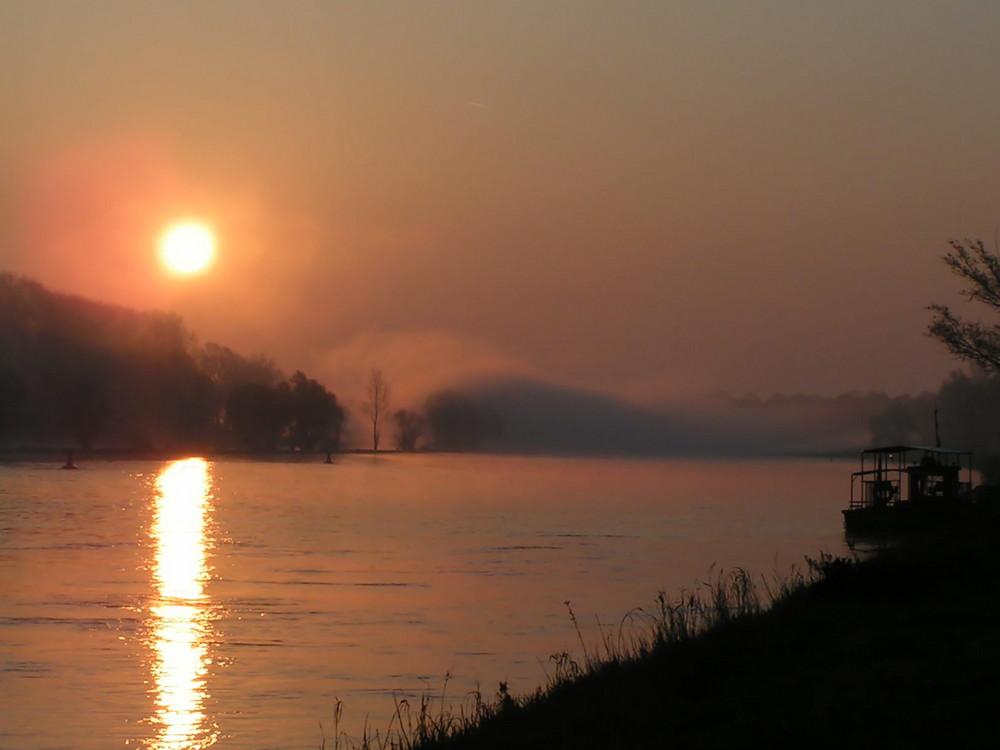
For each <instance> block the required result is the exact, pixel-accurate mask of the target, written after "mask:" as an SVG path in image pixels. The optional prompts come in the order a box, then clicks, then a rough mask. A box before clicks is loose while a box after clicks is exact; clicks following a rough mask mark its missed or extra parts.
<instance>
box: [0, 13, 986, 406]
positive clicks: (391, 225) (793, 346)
mask: <svg viewBox="0 0 1000 750" xmlns="http://www.w3.org/2000/svg"><path fill="white" fill-rule="evenodd" d="M998 40H1000V3H996V2H995V1H994V0H981V1H974V0H947V1H943V0H942V1H940V2H937V1H926V2H918V1H916V0H881V1H880V0H859V1H857V2H854V1H851V0H838V1H837V2H833V0H826V1H823V2H820V1H819V0H788V1H786V2H777V1H765V0H732V1H731V2H712V1H711V0H698V1H697V2H695V1H694V0H685V1H684V2H681V1H680V0H659V1H658V2H639V1H636V2H588V1H587V0H573V1H572V2H568V1H567V2H543V1H540V0H533V1H532V2H522V1H520V0H504V1H503V2H471V1H469V2H459V1H458V0H454V1H452V2H420V1H419V0H407V1H405V2H373V1H371V0H365V1H363V2H337V1H335V0H327V1H324V2H320V1H318V0H317V1H315V2H306V1H304V0H284V1H282V2H277V1H275V0H209V1H207V2H204V1H200V0H199V1H198V2H179V1H178V0H170V1H169V2H166V1H165V2H148V1H142V2H134V1H128V2H126V1H125V0H121V1H118V2H98V1H96V0H89V1H86V0H78V1H76V2H70V1H69V0H64V1H61V2H56V1H54V0H32V1H31V2H28V1H27V0H24V1H18V0H0V70H2V71H3V73H2V75H0V101H2V102H3V105H2V110H0V118H2V120H0V122H2V128H3V130H2V132H3V138H2V139H0V268H6V269H8V270H13V271H15V272H19V273H24V274H28V275H31V276H34V277H36V278H38V279H39V280H40V281H42V282H43V283H45V284H47V285H48V286H50V287H52V288H54V289H58V290H60V291H70V292H74V293H79V294H83V295H86V296H92V297H96V298H99V299H103V300H106V301H111V302H118V303H123V304H128V305H131V306H138V307H156V308H162V309H172V310H176V311H177V312H179V313H180V314H181V315H182V316H183V317H184V318H185V320H186V321H187V323H188V324H189V326H190V327H192V328H193V329H194V330H195V331H196V332H197V333H198V335H199V337H200V338H201V339H202V340H204V341H210V340H216V341H220V342H222V343H226V344H229V345H231V346H233V347H234V348H236V349H238V350H241V351H243V352H245V353H250V352H256V351H264V352H267V353H269V354H271V355H272V356H274V357H276V358H277V359H278V360H279V363H280V364H281V365H282V366H283V367H284V368H286V369H287V370H293V369H296V368H302V369H305V370H306V371H307V372H308V373H309V374H310V375H312V376H314V377H318V378H320V379H321V380H324V381H325V382H327V383H328V384H331V385H332V386H333V387H334V388H335V389H340V390H343V389H350V388H355V387H356V388H358V389H360V388H361V386H360V383H361V379H362V377H363V373H364V372H366V371H367V369H368V368H369V367H371V366H380V367H382V368H383V369H384V370H385V372H386V375H387V377H388V378H389V379H390V381H391V382H393V383H394V384H395V385H396V387H397V392H398V393H401V394H412V395H416V394H417V393H418V392H419V391H421V390H425V389H427V388H431V387H435V386H438V385H441V384H443V383H445V382H447V381H448V380H450V379H453V378H459V377H464V376H468V375H480V374H486V373H491V372H516V373H519V374H528V375H532V376H537V377H541V378H545V379H548V380H551V381H554V382H557V383H564V384H572V385H576V386H584V387H589V388H594V389H604V390H609V391H613V392H615V393H618V394H625V395H629V396H632V397H636V398H642V399H652V400H658V399H673V398H678V397H683V396H686V395H688V394H692V393H699V392H704V391H711V390H714V389H720V390H725V391H728V392H731V393H736V394H739V393H743V392H746V391H756V392H758V393H760V394H762V395H766V394H770V393H772V392H809V393H820V394H835V393H838V392H841V391H847V390H869V389H880V390H887V391H889V392H891V393H901V392H907V391H908V392H916V391H919V390H922V389H927V388H932V387H934V386H936V385H937V383H938V382H940V380H941V379H942V378H943V377H944V376H945V375H946V374H947V372H948V370H949V369H950V368H951V367H952V366H953V363H952V361H951V360H950V359H949V358H948V356H947V355H946V354H945V353H944V352H943V350H942V348H941V347H940V346H939V345H937V344H936V343H935V342H933V341H932V340H930V339H928V338H927V337H926V336H925V335H924V330H925V328H926V324H927V321H928V314H927V312H926V311H925V310H924V307H925V306H926V305H927V304H928V303H930V302H935V301H936V302H946V303H951V302H953V301H956V300H957V297H956V296H955V292H956V290H957V288H958V286H957V282H956V281H955V280H954V279H953V278H952V277H951V276H950V275H949V273H948V271H947V269H946V268H945V267H944V265H943V264H942V263H941V262H940V256H941V255H942V254H943V253H944V252H945V251H946V250H947V245H946V241H947V240H948V239H950V238H963V237H982V238H983V239H985V240H987V241H988V242H990V243H991V244H992V242H993V238H994V236H995V235H996V234H997V231H998V227H1000V44H998ZM188 215H193V216H200V217H202V218H204V219H206V220H208V221H211V222H212V223H213V224H214V226H215V228H216V231H217V232H218V235H219V243H220V246H219V256H218V259H217V262H216V265H215V267H214V269H213V270H212V271H211V273H209V274H207V275H205V276H203V277H200V278H197V279H192V280H178V279H174V278H170V277H168V276H166V275H165V274H164V273H163V272H162V270H160V268H159V267H158V265H157V262H156V258H155V247H154V245H155V238H156V235H157V233H158V232H159V231H160V229H161V228H162V227H163V226H164V225H165V224H167V223H168V222H170V221H171V220H173V219H175V218H178V217H182V216H188ZM958 307H959V309H960V310H969V311H971V310H973V309H974V308H972V309H970V308H966V307H965V306H964V303H959V304H958Z"/></svg>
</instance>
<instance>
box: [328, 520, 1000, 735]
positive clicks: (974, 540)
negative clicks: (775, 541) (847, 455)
mask: <svg viewBox="0 0 1000 750" xmlns="http://www.w3.org/2000/svg"><path fill="white" fill-rule="evenodd" d="M997 532H998V526H997V524H995V523H990V524H987V525H983V524H980V525H978V526H976V527H973V528H962V529H960V530H959V529H956V530H952V531H951V532H949V533H946V534H936V535H934V536H933V537H929V538H920V539H911V540H908V541H907V542H906V543H904V544H900V545H898V546H892V547H886V548H883V549H880V550H878V551H877V552H876V553H875V554H873V555H870V556H868V557H866V558H864V559H860V558H830V557H821V558H820V559H818V560H815V561H812V562H811V563H810V566H809V569H808V570H806V571H805V572H804V573H803V574H794V575H792V576H790V577H789V578H787V579H785V580H783V581H781V582H780V583H776V582H773V581H772V582H766V581H763V580H761V579H757V580H754V579H753V578H752V577H751V576H750V575H749V574H748V573H746V572H745V571H734V572H731V573H728V574H719V575H716V576H714V577H713V578H712V579H711V580H710V581H709V582H708V583H706V584H704V585H701V586H699V587H697V588H696V589H695V590H692V591H685V592H681V593H680V594H679V595H677V596H676V597H673V598H670V597H666V596H662V595H661V596H660V597H659V598H658V599H657V600H656V602H655V604H654V605H653V606H651V607H649V608H644V609H639V610H636V611H634V612H632V613H630V614H629V615H627V616H626V617H625V618H624V619H623V620H622V623H621V626H620V627H616V628H615V629H613V630H601V631H600V632H599V633H597V634H596V637H595V635H594V634H591V637H589V638H588V636H587V634H586V632H584V631H585V629H584V628H582V627H579V622H578V621H577V619H576V616H575V614H574V613H573V612H572V611H570V613H569V616H570V618H571V620H570V625H571V626H572V627H578V631H577V632H578V633H579V634H580V641H579V643H580V650H579V653H578V654H573V655H570V654H558V655H555V656H554V657H552V660H551V664H552V669H553V671H552V674H551V679H550V682H549V684H548V685H547V686H546V687H544V688H543V689H540V690H539V691H537V692H535V693H533V694H530V695H526V696H512V695H511V694H510V693H509V692H508V690H507V687H506V685H505V684H504V683H500V684H499V686H498V689H497V691H496V692H495V695H494V696H493V697H491V698H489V699H487V698H485V697H484V696H483V695H481V694H478V693H477V694H474V695H471V696H467V697H466V699H465V700H463V701H460V702H459V703H458V704H457V705H454V704H449V702H448V700H447V697H446V696H445V695H444V693H445V690H442V694H441V695H438V696H431V695H428V696H426V697H425V698H424V700H423V701H421V703H420V705H416V706H413V705H410V704H409V703H408V702H406V701H399V703H398V704H397V710H396V715H395V716H394V717H393V720H392V722H391V723H390V724H389V726H388V727H387V729H385V730H382V731H380V732H376V731H368V732H367V733H366V736H365V737H363V738H361V739H360V740H358V741H357V742H358V744H354V743H353V742H350V741H348V739H347V738H346V737H345V736H343V735H342V734H340V733H339V731H338V730H337V728H336V726H335V727H334V731H332V732H331V733H330V735H329V736H328V737H326V738H325V739H324V741H323V744H324V747H326V748H330V747H336V748H338V750H339V748H350V747H357V748H364V749H370V748H380V749H386V748H407V749H412V750H431V749H437V748H442V749H443V748H449V749H452V750H464V749H466V748H469V749H473V748H475V749H483V748H512V747H517V748H540V749H541V748H544V749H545V750H554V749H555V748H574V749H577V748H602V750H605V749H607V748H644V747H698V748H733V747H769V746H770V747H819V748H827V747H829V748H833V747H837V748H842V747H845V746H861V747H888V748H893V747H907V746H909V747H913V746H931V745H940V746H947V747H986V746H989V745H991V744H992V743H993V742H995V739H996V737H997V733H998V731H1000V718H998V717H997V714H996V710H995V707H996V705H997V701H998V699H1000V636H998V633H1000V553H998V552H997V550H996V540H997ZM338 710H340V709H339V708H338Z"/></svg>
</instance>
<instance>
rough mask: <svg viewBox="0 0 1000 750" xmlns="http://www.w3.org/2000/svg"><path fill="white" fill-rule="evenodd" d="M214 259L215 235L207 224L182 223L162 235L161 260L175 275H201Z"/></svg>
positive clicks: (169, 228) (173, 225)
mask: <svg viewBox="0 0 1000 750" xmlns="http://www.w3.org/2000/svg"><path fill="white" fill-rule="evenodd" d="M214 257H215V235H213V234H212V230H211V229H210V228H209V227H208V226H206V225H205V224H201V223H199V222H194V221H185V222H180V223H177V224H172V225H171V226H169V227H167V229H166V230H165V231H164V232H163V234H162V235H160V259H161V260H162V261H163V264H164V265H165V266H166V267H167V268H168V269H169V270H170V271H173V272H174V273H179V274H195V273H199V272H200V271H204V270H205V269H206V268H208V266H209V265H211V263H212V259H213V258H214Z"/></svg>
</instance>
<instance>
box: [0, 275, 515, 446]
mask: <svg viewBox="0 0 1000 750" xmlns="http://www.w3.org/2000/svg"><path fill="white" fill-rule="evenodd" d="M376 372H378V377H379V379H380V384H379V388H377V389H376V392H375V394H374V395H375V396H376V397H377V400H378V401H377V404H374V405H375V406H376V407H377V409H376V413H377V420H378V421H377V422H376V423H375V424H374V425H373V432H374V441H373V442H374V444H373V446H372V447H373V448H374V449H376V450H377V449H378V447H379V445H378V439H379V435H380V430H381V426H382V424H383V423H384V421H385V420H386V419H387V418H390V417H391V420H392V424H393V426H394V427H395V434H394V435H393V437H394V440H395V444H396V447H397V448H399V449H401V450H416V449H419V448H431V449H438V450H472V449H476V448H481V447H483V445H484V443H485V441H486V440H487V439H488V438H489V437H490V436H491V435H492V434H494V433H495V432H496V431H497V430H499V420H498V419H497V418H496V416H495V415H493V414H492V413H490V412H489V410H488V409H485V408H484V407H481V406H480V405H478V404H476V403H475V402H474V401H473V400H471V399H469V398H467V397H465V396H463V395H461V394H459V393H458V392H455V391H443V392H440V393H437V394H435V395H433V396H431V397H430V398H429V399H428V400H427V402H426V404H425V405H424V410H423V411H422V412H420V411H416V410H410V409H398V410H396V411H395V412H392V413H390V412H389V401H388V397H389V391H388V385H387V383H385V381H384V380H382V379H381V373H380V372H379V371H375V370H373V375H374V374H375V373H376ZM370 386H371V384H370ZM368 395H369V402H368V404H371V398H372V395H373V393H372V388H371V387H369V389H368ZM362 411H364V412H366V413H367V414H368V416H369V417H370V416H371V412H370V410H369V409H367V408H365V405H364V404H363V408H362ZM347 419H348V413H347V410H346V409H345V407H344V405H343V404H342V403H341V401H340V400H339V399H338V398H337V396H336V395H335V394H334V393H332V392H331V391H329V390H328V389H327V388H326V387H325V386H324V385H323V384H322V383H320V382H318V381H317V380H314V379H312V378H310V377H308V376H307V375H306V374H305V373H304V372H302V371H296V372H295V373H294V374H293V375H292V376H291V377H285V376H284V375H283V374H282V373H281V371H280V370H279V369H278V367H277V366H276V364H275V363H274V361H273V360H271V359H270V358H268V357H266V356H264V355H262V354H256V355H253V356H249V357H247V356H243V355H241V354H238V353H237V352H234V351H233V350H232V349H230V348H229V347H226V346H223V345H220V344H216V343H208V344H204V345H200V344H198V343H197V340H196V339H195V336H194V335H193V334H192V333H191V332H190V331H189V330H187V328H185V326H184V324H183V322H182V320H181V318H180V317H179V316H177V315H175V314H172V313H164V312H140V311H136V310H131V309H129V308H125V307H121V306H116V305H109V304H104V303H99V302H95V301H92V300H88V299H85V298H82V297H78V296H73V295H66V294H58V293H55V292H52V291H50V290H48V289H46V288H45V287H43V286H42V285H41V284H39V283H38V282H36V281H33V280H31V279H27V278H24V277H20V276H16V275H14V274H11V273H8V272H0V445H5V446H7V447H15V446H19V447H25V446H33V447H56V446H60V447H63V446H66V445H67V443H70V442H71V443H73V444H75V445H76V446H78V447H79V448H81V449H84V450H90V449H95V448H110V449H124V450H134V451H148V450H194V449H202V450H210V449H221V450H227V449H228V450H245V451H252V452H272V451H277V450H292V451H299V452H315V451H325V452H333V451H338V450H340V449H341V448H342V442H343V435H344V428H345V424H346V421H347Z"/></svg>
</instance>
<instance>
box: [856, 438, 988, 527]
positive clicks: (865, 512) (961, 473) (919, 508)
mask: <svg viewBox="0 0 1000 750" xmlns="http://www.w3.org/2000/svg"><path fill="white" fill-rule="evenodd" d="M971 508H972V454H971V453H970V452H968V451H960V450H952V449H948V448H936V447H935V448H931V447H927V446H919V445H890V446H883V447H880V448H869V449H867V450H864V451H862V453H861V470H860V471H856V472H854V473H853V474H851V499H850V503H849V505H848V507H847V508H845V509H844V510H843V514H844V527H845V528H846V530H847V531H849V532H861V533H895V532H906V531H916V530H922V529H931V528H935V527H937V526H940V525H945V524H949V523H952V522H955V521H958V520H961V519H962V518H964V517H966V516H967V515H968V514H969V511H970V509H971Z"/></svg>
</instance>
